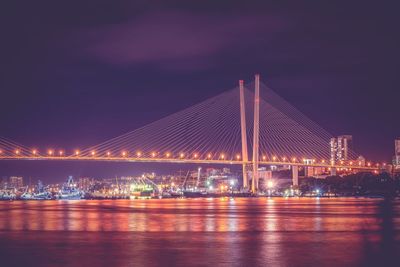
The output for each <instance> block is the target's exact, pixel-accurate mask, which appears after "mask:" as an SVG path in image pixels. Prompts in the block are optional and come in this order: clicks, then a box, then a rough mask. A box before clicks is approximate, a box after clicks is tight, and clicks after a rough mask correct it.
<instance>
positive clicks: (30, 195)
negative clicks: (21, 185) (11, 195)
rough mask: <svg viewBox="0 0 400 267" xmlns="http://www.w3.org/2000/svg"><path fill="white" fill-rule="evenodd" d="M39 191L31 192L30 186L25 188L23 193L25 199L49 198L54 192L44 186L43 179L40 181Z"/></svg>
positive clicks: (22, 197)
mask: <svg viewBox="0 0 400 267" xmlns="http://www.w3.org/2000/svg"><path fill="white" fill-rule="evenodd" d="M36 188H37V192H29V191H28V187H26V188H25V192H24V193H23V194H22V195H21V199H23V200H49V199H52V198H53V196H52V194H51V193H50V192H49V191H48V190H47V188H45V187H44V186H43V183H42V181H40V180H39V181H38V185H37V187H36Z"/></svg>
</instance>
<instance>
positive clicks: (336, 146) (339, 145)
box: [329, 135, 353, 163]
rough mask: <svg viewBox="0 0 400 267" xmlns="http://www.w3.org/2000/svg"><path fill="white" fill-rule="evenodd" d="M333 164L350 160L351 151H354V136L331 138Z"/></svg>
mask: <svg viewBox="0 0 400 267" xmlns="http://www.w3.org/2000/svg"><path fill="white" fill-rule="evenodd" d="M329 145H330V154H331V163H335V162H336V161H341V160H348V159H350V151H351V150H352V149H353V136H351V135H340V136H338V137H336V138H335V137H333V138H331V141H330V143H329Z"/></svg>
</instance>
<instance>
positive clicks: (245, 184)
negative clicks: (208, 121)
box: [239, 80, 249, 189]
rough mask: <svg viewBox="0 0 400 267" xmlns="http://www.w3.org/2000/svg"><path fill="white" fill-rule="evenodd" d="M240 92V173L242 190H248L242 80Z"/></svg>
mask: <svg viewBox="0 0 400 267" xmlns="http://www.w3.org/2000/svg"><path fill="white" fill-rule="evenodd" d="M239 90H240V127H241V134H242V161H243V165H242V171H243V188H244V189H248V188H249V177H248V166H247V165H248V161H249V155H248V151H247V128H246V107H245V101H244V87H243V80H240V81H239Z"/></svg>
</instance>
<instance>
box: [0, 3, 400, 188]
mask: <svg viewBox="0 0 400 267" xmlns="http://www.w3.org/2000/svg"><path fill="white" fill-rule="evenodd" d="M8 2H12V4H10V3H8V4H6V6H4V3H3V7H2V8H1V11H0V12H1V13H2V14H1V16H0V17H1V26H0V29H1V41H0V60H1V64H0V90H1V102H0V135H1V136H3V137H7V138H10V139H13V140H15V141H17V142H19V143H22V144H25V145H28V146H35V147H39V148H49V147H51V148H56V147H61V148H65V149H75V148H84V147H88V146H91V145H94V144H97V143H100V142H102V141H105V140H107V139H110V138H112V137H115V136H118V135H120V134H123V133H125V132H127V131H131V130H134V129H135V128H137V127H139V126H142V125H145V124H147V123H150V122H152V121H154V120H156V119H159V118H161V117H164V116H165V115H168V114H171V113H174V112H176V111H179V110H181V109H183V108H185V107H188V106H191V105H193V104H195V103H197V102H199V101H202V100H204V99H207V98H209V97H211V96H214V95H216V94H218V93H221V92H223V91H225V90H227V89H230V88H233V87H234V86H236V85H237V80H238V79H245V80H251V79H252V78H253V74H254V73H260V74H261V75H262V80H263V81H264V82H265V83H266V84H267V85H268V86H269V87H271V88H273V89H274V90H275V91H276V92H277V93H278V94H279V95H281V96H282V97H283V98H285V99H286V100H288V101H289V102H290V103H292V104H293V105H294V106H296V107H297V108H298V109H299V110H301V111H302V112H304V113H305V114H306V115H307V116H309V117H310V118H311V119H313V120H314V121H316V122H317V123H319V124H320V125H321V126H322V127H323V128H325V129H326V130H328V131H329V132H330V133H332V134H333V135H340V134H352V135H353V137H354V146H355V147H354V148H355V150H356V151H357V152H358V153H359V154H362V155H364V156H366V157H367V158H370V159H372V160H379V161H381V160H385V161H389V160H391V157H392V155H393V154H394V139H395V138H396V137H399V136H400V123H399V114H400V110H399V107H398V103H399V101H400V100H399V99H400V93H399V75H398V72H399V60H400V53H399V47H400V42H399V41H400V32H399V25H400V23H399V19H398V10H399V9H398V7H397V6H395V5H394V3H395V1H371V3H368V1H274V2H279V4H277V3H274V4H266V2H267V1H215V0H214V1H198V4H195V3H193V2H195V1H168V2H169V3H168V4H166V3H165V2H167V1H118V0H114V1H102V0H93V1H82V0H80V1H75V0H69V1H8ZM328 2H329V3H328ZM7 5H8V6H7ZM156 168H157V167H155V166H151V165H148V164H147V165H143V166H138V165H137V164H135V165H132V164H129V165H127V164H104V163H103V164H97V163H96V164H94V163H85V164H82V163H67V164H62V163H36V162H29V163H27V162H19V163H18V162H13V163H11V162H2V163H0V176H2V175H12V174H19V175H31V176H33V177H42V176H43V177H45V178H46V177H47V178H48V177H57V179H58V180H60V177H64V176H65V175H67V174H69V173H71V174H74V175H96V174H99V173H101V174H106V175H111V174H112V175H114V174H116V175H122V174H128V173H133V172H135V171H143V170H155V169H156ZM156 170H157V169H156ZM54 179H55V178H54Z"/></svg>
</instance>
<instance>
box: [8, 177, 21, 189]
mask: <svg viewBox="0 0 400 267" xmlns="http://www.w3.org/2000/svg"><path fill="white" fill-rule="evenodd" d="M9 186H10V187H14V188H20V187H23V186H24V179H23V178H22V177H19V176H11V177H10V183H9Z"/></svg>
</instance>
